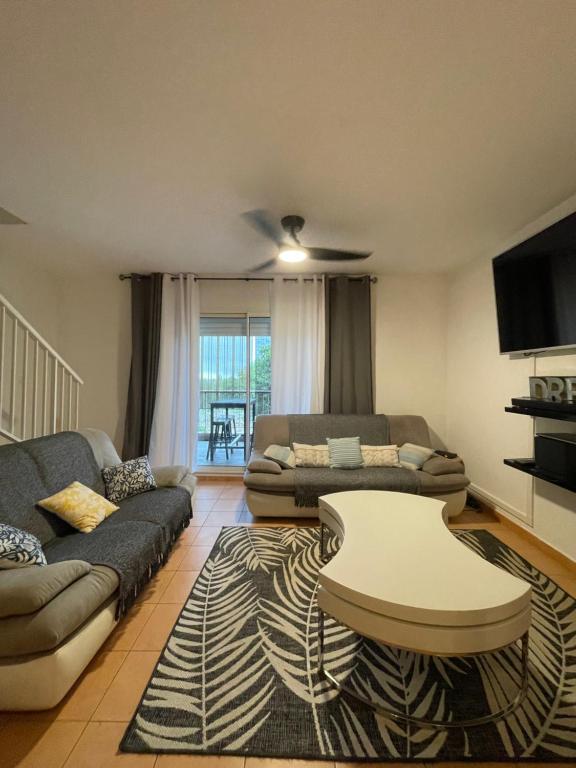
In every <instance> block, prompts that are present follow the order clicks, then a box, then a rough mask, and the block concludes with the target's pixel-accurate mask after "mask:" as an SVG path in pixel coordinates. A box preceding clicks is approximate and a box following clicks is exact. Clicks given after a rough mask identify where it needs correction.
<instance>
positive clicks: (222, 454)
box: [196, 389, 271, 468]
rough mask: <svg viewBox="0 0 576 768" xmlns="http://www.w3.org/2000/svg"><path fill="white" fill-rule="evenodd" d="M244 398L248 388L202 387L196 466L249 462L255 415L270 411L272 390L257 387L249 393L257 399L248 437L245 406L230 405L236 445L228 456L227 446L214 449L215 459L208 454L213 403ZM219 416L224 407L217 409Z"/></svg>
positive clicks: (227, 465)
mask: <svg viewBox="0 0 576 768" xmlns="http://www.w3.org/2000/svg"><path fill="white" fill-rule="evenodd" d="M230 400H242V401H244V402H246V390H245V389H202V390H200V408H199V412H198V444H197V449H196V466H197V467H199V468H201V467H243V466H244V465H245V463H246V459H245V457H244V445H246V446H247V453H249V451H250V440H251V435H252V434H253V427H254V418H255V417H256V416H260V415H261V414H269V413H270V401H271V395H270V390H269V389H255V390H253V391H252V392H251V393H250V400H251V401H254V406H253V408H249V409H248V410H249V427H248V428H249V431H248V440H246V425H245V422H244V412H245V408H244V407H238V408H230V409H229V411H228V415H229V417H230V418H231V419H232V420H233V436H234V438H237V439H236V440H234V445H233V446H232V448H229V450H228V458H227V457H226V449H225V447H223V446H222V447H217V448H215V449H214V458H213V459H212V457H211V456H210V455H209V450H208V441H209V438H210V418H211V413H212V408H211V403H214V402H221V401H230ZM214 413H215V415H216V416H218V415H223V413H224V411H223V409H222V410H221V409H215V410H214Z"/></svg>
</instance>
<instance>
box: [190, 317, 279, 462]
mask: <svg viewBox="0 0 576 768" xmlns="http://www.w3.org/2000/svg"><path fill="white" fill-rule="evenodd" d="M199 375H200V382H199V383H200V412H199V420H198V422H199V426H198V450H197V457H196V458H197V461H196V463H197V466H198V467H200V468H206V469H208V468H210V467H212V468H215V469H218V470H221V469H222V468H225V467H228V468H234V467H243V466H244V465H245V463H246V460H247V458H248V455H249V453H250V447H251V438H252V434H253V425H254V419H255V418H256V416H258V415H259V414H261V413H270V379H271V344H270V318H269V317H252V316H250V315H205V316H202V317H201V319H200V374H199Z"/></svg>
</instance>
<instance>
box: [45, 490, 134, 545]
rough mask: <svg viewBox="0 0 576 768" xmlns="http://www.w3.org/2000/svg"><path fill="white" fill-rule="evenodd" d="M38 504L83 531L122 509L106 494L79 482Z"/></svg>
mask: <svg viewBox="0 0 576 768" xmlns="http://www.w3.org/2000/svg"><path fill="white" fill-rule="evenodd" d="M38 504H39V505H40V506H41V507H43V508H44V509H47V510H48V512H53V513H54V514H55V515H58V517H60V518H61V519H62V520H65V521H66V522H67V523H68V524H69V525H71V526H73V527H74V528H77V529H78V530H79V531H81V532H82V533H90V531H93V530H94V528H96V526H97V525H100V523H101V522H102V520H104V519H105V518H106V517H108V516H109V515H111V514H112V512H116V510H117V509H120V507H117V506H116V505H115V504H112V502H111V501H108V499H105V498H104V496H100V494H99V493H96V492H95V491H93V490H92V489H91V488H87V487H86V486H85V485H82V483H78V482H74V483H70V485H69V486H68V487H67V488H64V490H62V491H59V492H58V493H55V494H54V496H49V497H48V498H47V499H42V501H39V502H38Z"/></svg>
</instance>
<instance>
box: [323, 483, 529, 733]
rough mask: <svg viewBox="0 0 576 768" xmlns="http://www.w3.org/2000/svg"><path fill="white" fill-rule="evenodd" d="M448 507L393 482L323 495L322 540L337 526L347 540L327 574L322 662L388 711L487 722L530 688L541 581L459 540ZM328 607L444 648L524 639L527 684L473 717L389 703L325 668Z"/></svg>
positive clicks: (466, 650) (371, 627)
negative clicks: (535, 584) (533, 582)
mask: <svg viewBox="0 0 576 768" xmlns="http://www.w3.org/2000/svg"><path fill="white" fill-rule="evenodd" d="M443 509H444V503H443V502H441V501H438V500H436V499H431V498H428V497H425V496H415V495H412V494H407V493H394V492H390V491H349V492H344V493H332V494H329V495H326V496H322V497H321V498H320V515H319V516H320V522H321V525H322V529H321V530H322V544H321V546H322V547H323V546H324V539H325V526H327V527H328V528H330V529H331V530H332V531H333V532H334V533H335V534H336V536H337V538H338V540H339V542H340V548H339V550H338V552H337V553H336V554H335V555H334V556H333V557H332V559H331V560H330V562H328V563H327V564H326V565H324V566H323V568H321V570H320V573H319V577H318V582H319V585H318V608H319V630H320V637H319V654H318V655H319V667H320V671H321V672H322V673H323V674H324V675H325V676H326V677H327V678H328V679H329V680H330V681H331V682H332V683H333V684H334V685H337V686H338V687H339V688H342V689H344V690H347V691H348V693H350V694H351V695H353V696H355V697H356V698H360V699H361V700H362V701H363V702H364V703H366V704H368V705H370V706H371V707H373V708H374V709H376V710H378V711H380V712H381V713H382V714H384V715H386V716H387V717H392V718H394V719H398V720H403V721H408V722H411V723H414V724H418V725H438V726H442V727H463V726H471V725H481V724H484V723H488V722H493V721H494V720H497V719H499V718H501V717H504V716H505V715H507V714H509V713H510V712H512V711H513V710H514V709H515V708H516V707H517V706H518V704H519V703H520V702H521V700H522V699H523V697H524V695H525V693H526V688H527V680H528V631H529V627H530V613H531V609H530V599H531V587H530V586H529V585H528V584H527V583H526V582H524V581H522V580H521V579H518V578H516V577H515V576H512V575H510V574H509V573H507V572H506V571H504V570H502V569H501V568H498V567H496V566H494V565H492V564H491V563H489V562H488V561H486V560H484V559H483V558H482V557H480V556H479V555H478V554H476V553H475V552H473V551H472V550H471V549H469V548H468V547H467V546H465V545H464V544H462V543H461V542H459V541H458V540H457V539H456V538H455V536H453V535H452V534H451V533H450V531H449V530H448V528H447V527H446V525H445V523H444V520H443V516H442V511H443ZM325 613H326V614H329V615H330V616H332V617H333V618H335V619H336V620H337V621H339V622H341V623H342V624H345V625H346V626H348V627H349V628H350V629H353V630H354V631H356V632H358V633H359V634H361V635H363V636H365V637H369V638H372V639H373V640H376V641H377V642H380V643H384V644H386V645H392V646H397V647H399V648H404V649H407V650H410V651H414V652H416V653H423V654H429V655H436V656H466V655H474V654H480V653H489V652H492V651H496V650H499V649H501V648H504V647H505V646H507V645H511V644H512V643H516V642H517V641H518V640H520V641H521V644H522V682H521V685H520V688H519V690H518V694H517V696H516V697H515V699H514V700H513V701H511V702H510V703H509V704H508V705H507V706H506V707H505V708H503V709H502V710H499V711H498V712H491V713H489V714H487V715H485V716H483V717H479V718H475V719H473V720H466V721H450V722H440V721H435V720H424V719H421V718H417V717H412V716H409V715H403V714H402V715H401V714H400V713H397V712H395V711H393V710H383V709H382V708H381V707H377V706H375V705H374V704H373V703H372V702H371V701H369V700H367V699H364V698H362V697H360V696H358V694H357V693H355V692H354V691H351V690H348V689H347V688H345V686H343V685H342V684H341V683H339V682H338V681H337V680H336V679H335V678H334V677H333V676H332V675H331V674H330V672H328V671H327V670H326V669H325V668H324V665H323V648H324V614H325Z"/></svg>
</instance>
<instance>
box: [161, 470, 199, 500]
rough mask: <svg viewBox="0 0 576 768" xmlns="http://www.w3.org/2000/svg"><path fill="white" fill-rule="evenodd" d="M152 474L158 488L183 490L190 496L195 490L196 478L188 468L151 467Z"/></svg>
mask: <svg viewBox="0 0 576 768" xmlns="http://www.w3.org/2000/svg"><path fill="white" fill-rule="evenodd" d="M152 474H153V475H154V480H155V481H156V485H157V486H158V487H159V488H175V487H180V488H185V489H186V490H187V491H188V493H189V494H190V496H193V495H194V491H195V489H196V477H195V476H194V474H193V473H192V472H191V471H190V469H189V467H184V466H173V467H153V468H152Z"/></svg>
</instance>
